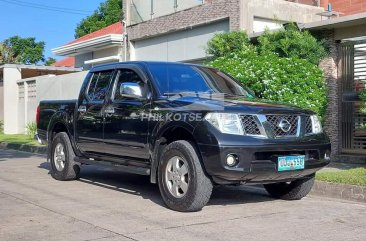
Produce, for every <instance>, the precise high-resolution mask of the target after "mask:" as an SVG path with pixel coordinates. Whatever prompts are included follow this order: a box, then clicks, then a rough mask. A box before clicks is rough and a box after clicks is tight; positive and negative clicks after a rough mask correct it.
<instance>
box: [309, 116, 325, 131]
mask: <svg viewBox="0 0 366 241" xmlns="http://www.w3.org/2000/svg"><path fill="white" fill-rule="evenodd" d="M310 118H311V124H312V128H313V134H320V133H322V132H323V128H322V123H321V122H320V119H319V117H318V116H317V115H312V116H311V117H310Z"/></svg>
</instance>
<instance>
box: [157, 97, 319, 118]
mask: <svg viewBox="0 0 366 241" xmlns="http://www.w3.org/2000/svg"><path fill="white" fill-rule="evenodd" d="M157 103H159V107H160V108H161V109H167V110H168V109H169V110H173V111H195V112H196V111H197V112H201V111H202V112H210V111H213V112H220V111H222V112H234V113H250V114H289V113H291V114H314V112H313V111H310V110H304V109H301V108H298V107H296V106H293V105H285V104H280V103H275V102H270V101H268V100H262V99H248V98H245V97H242V96H228V95H220V96H217V95H216V96H208V95H203V96H201V95H200V96H179V97H173V98H172V97H170V98H166V99H162V100H159V101H157Z"/></svg>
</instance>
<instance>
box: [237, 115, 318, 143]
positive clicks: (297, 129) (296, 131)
mask: <svg viewBox="0 0 366 241" xmlns="http://www.w3.org/2000/svg"><path fill="white" fill-rule="evenodd" d="M240 119H241V122H242V124H243V128H244V131H245V135H248V136H262V137H268V138H285V137H298V136H300V135H309V134H312V121H311V118H310V116H308V115H284V114H267V115H260V114H257V115H255V114H254V115H250V114H245V115H240ZM281 123H282V125H281ZM284 123H285V126H287V128H283V127H284V125H283V124H284Z"/></svg>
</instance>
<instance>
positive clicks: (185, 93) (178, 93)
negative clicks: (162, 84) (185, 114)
mask: <svg viewBox="0 0 366 241" xmlns="http://www.w3.org/2000/svg"><path fill="white" fill-rule="evenodd" d="M201 93H204V92H194V91H183V92H166V93H164V94H163V96H167V97H172V96H176V95H178V96H180V97H183V96H191V95H196V96H198V95H199V94H201Z"/></svg>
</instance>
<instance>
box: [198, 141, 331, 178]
mask: <svg viewBox="0 0 366 241" xmlns="http://www.w3.org/2000/svg"><path fill="white" fill-rule="evenodd" d="M199 149H200V152H201V155H202V160H203V164H204V167H205V170H206V172H207V173H208V174H209V175H210V176H211V177H212V179H213V181H214V182H216V183H218V184H230V183H262V184H264V183H275V182H284V181H291V180H295V179H298V178H301V177H305V176H308V175H311V174H313V173H315V172H316V171H318V170H320V169H321V168H323V167H324V166H326V165H328V164H329V163H330V160H329V154H330V149H331V146H330V144H329V143H313V144H310V143H308V144H306V145H298V144H297V145H294V144H293V145H291V144H287V145H268V146H266V145H260V146H253V145H250V146H218V145H205V144H199ZM229 154H235V155H236V156H237V157H238V164H237V165H236V166H235V167H229V166H228V165H227V164H226V157H227V155H229ZM288 155H305V168H304V169H303V170H295V171H287V172H278V171H277V159H278V157H279V156H288Z"/></svg>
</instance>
